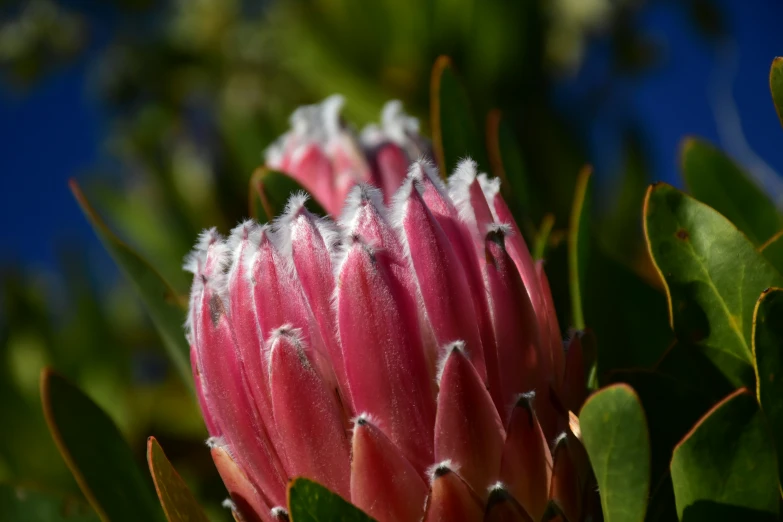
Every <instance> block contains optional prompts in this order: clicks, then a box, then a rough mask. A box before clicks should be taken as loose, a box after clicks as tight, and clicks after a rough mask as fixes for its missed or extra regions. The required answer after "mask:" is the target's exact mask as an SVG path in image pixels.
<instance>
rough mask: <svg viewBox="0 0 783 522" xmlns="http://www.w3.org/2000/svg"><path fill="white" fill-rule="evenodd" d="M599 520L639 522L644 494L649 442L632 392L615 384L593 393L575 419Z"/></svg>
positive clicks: (644, 504)
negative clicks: (594, 490)
mask: <svg viewBox="0 0 783 522" xmlns="http://www.w3.org/2000/svg"><path fill="white" fill-rule="evenodd" d="M579 424H580V427H581V429H582V442H583V443H584V446H585V448H586V449H587V454H588V455H589V457H590V463H591V464H592V467H593V471H594V473H595V477H596V480H597V481H598V491H599V492H600V495H601V506H602V508H603V514H604V520H606V521H607V522H641V521H642V520H644V514H645V513H646V511H647V497H648V494H649V492H650V438H649V435H648V433H647V419H646V417H645V415H644V410H643V409H642V405H641V403H640V402H639V397H638V396H637V395H636V392H634V390H633V389H632V388H631V387H630V386H627V385H625V384H615V385H613V386H609V387H607V388H604V389H602V390H599V391H598V392H596V393H594V394H593V395H591V396H590V398H588V399H587V401H586V402H585V405H584V406H583V407H582V411H581V412H580V414H579Z"/></svg>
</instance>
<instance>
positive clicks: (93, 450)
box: [41, 369, 164, 522]
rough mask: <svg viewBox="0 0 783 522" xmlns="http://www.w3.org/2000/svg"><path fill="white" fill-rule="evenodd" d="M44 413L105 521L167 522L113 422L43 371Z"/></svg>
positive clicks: (76, 391) (84, 490)
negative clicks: (164, 521) (141, 521)
mask: <svg viewBox="0 0 783 522" xmlns="http://www.w3.org/2000/svg"><path fill="white" fill-rule="evenodd" d="M41 401H42V403H43V409H44V415H45V417H46V422H47V424H48V425H49V431H50V432H51V433H52V437H53V438H54V441H55V443H56V444H57V447H58V448H59V450H60V453H61V454H62V456H63V458H64V459H65V462H66V463H67V464H68V467H69V468H71V472H72V473H73V475H74V478H76V482H78V484H79V487H80V488H81V490H82V493H84V496H85V497H87V500H89V501H90V504H92V507H93V508H94V509H95V511H96V512H98V514H99V515H100V517H101V519H103V520H110V521H111V522H122V521H128V522H131V521H139V520H144V521H150V522H156V521H158V522H162V521H163V520H164V517H163V513H162V512H161V510H160V507H159V506H158V502H157V500H156V499H155V494H154V493H153V492H152V487H151V485H150V484H148V482H147V480H145V478H144V476H143V474H142V473H141V470H140V469H139V467H138V466H137V464H136V462H135V461H134V459H133V454H132V453H131V450H130V448H129V447H128V445H127V443H126V442H125V440H123V438H122V435H121V434H120V432H119V431H118V430H117V427H116V426H115V425H114V423H113V422H112V420H111V419H110V418H109V417H108V416H107V415H106V414H105V413H104V412H103V411H102V410H101V409H100V408H99V407H98V406H97V405H96V404H95V403H94V402H93V401H92V400H91V399H90V398H89V397H87V396H86V395H85V394H84V393H83V392H82V391H81V390H79V389H78V388H77V387H75V386H74V385H73V384H71V383H69V382H68V381H67V380H65V379H64V378H63V377H61V376H59V375H57V374H56V373H53V372H52V371H51V370H49V369H44V371H43V372H42V373H41Z"/></svg>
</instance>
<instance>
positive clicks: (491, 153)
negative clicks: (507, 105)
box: [486, 109, 535, 223]
mask: <svg viewBox="0 0 783 522" xmlns="http://www.w3.org/2000/svg"><path fill="white" fill-rule="evenodd" d="M486 135H487V155H488V158H489V165H490V167H491V170H492V174H493V175H494V176H495V177H497V178H500V180H501V181H502V184H501V185H500V188H501V191H502V193H503V197H504V198H505V199H506V202H507V203H508V204H509V205H510V208H511V211H512V212H513V213H514V218H515V219H516V220H517V222H518V223H522V222H523V220H524V218H525V217H526V216H530V215H534V214H535V212H534V209H533V208H532V206H533V205H534V202H533V201H531V196H532V189H531V184H530V180H529V179H528V178H527V172H526V169H525V162H524V160H523V158H522V154H521V151H520V148H519V140H518V139H517V138H516V136H514V133H513V132H512V130H511V127H510V126H509V125H508V124H507V123H506V122H505V120H504V119H503V118H502V114H501V112H500V111H499V110H497V109H496V110H493V111H490V113H489V114H487V124H486Z"/></svg>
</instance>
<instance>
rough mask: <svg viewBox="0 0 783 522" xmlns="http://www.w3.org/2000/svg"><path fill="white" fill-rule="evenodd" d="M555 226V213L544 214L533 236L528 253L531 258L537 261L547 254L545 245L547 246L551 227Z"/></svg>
mask: <svg viewBox="0 0 783 522" xmlns="http://www.w3.org/2000/svg"><path fill="white" fill-rule="evenodd" d="M554 226H555V215H554V214H546V215H545V216H544V218H543V219H542V220H541V226H540V227H538V230H537V231H536V235H535V238H534V240H533V248H532V250H531V251H530V254H531V255H532V256H533V259H535V260H536V261H538V260H539V259H544V258H545V257H546V254H547V247H548V246H549V239H550V237H551V236H552V228H553V227H554Z"/></svg>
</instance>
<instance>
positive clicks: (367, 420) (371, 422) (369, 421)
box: [351, 412, 379, 428]
mask: <svg viewBox="0 0 783 522" xmlns="http://www.w3.org/2000/svg"><path fill="white" fill-rule="evenodd" d="M351 422H352V423H353V425H354V427H358V426H375V427H376V428H377V427H378V424H379V423H378V419H376V418H375V417H373V416H372V415H371V414H369V413H367V412H364V413H360V414H359V415H357V416H356V417H354V418H353V419H351Z"/></svg>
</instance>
